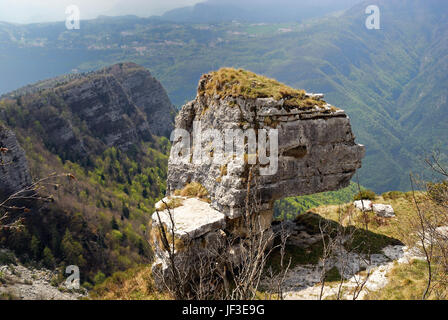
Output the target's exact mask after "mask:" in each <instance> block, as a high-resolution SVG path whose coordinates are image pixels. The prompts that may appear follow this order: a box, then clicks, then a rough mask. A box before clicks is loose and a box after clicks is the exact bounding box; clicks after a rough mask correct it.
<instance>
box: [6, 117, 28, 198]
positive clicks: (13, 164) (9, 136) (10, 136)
mask: <svg viewBox="0 0 448 320" xmlns="http://www.w3.org/2000/svg"><path fill="white" fill-rule="evenodd" d="M0 148H1V151H0V199H4V198H5V197H7V196H9V195H10V194H12V193H14V192H17V191H20V190H22V189H23V188H25V187H27V186H29V185H30V184H31V175H30V172H29V169H28V163H27V160H26V157H25V152H24V151H23V149H22V147H21V146H20V145H19V143H18V141H17V139H16V136H15V134H14V133H13V132H12V131H11V130H9V129H7V128H5V127H4V126H2V125H0Z"/></svg>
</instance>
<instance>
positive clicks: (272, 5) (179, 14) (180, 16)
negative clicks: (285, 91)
mask: <svg viewBox="0 0 448 320" xmlns="http://www.w3.org/2000/svg"><path fill="white" fill-rule="evenodd" d="M359 2H361V0H336V1H335V0H313V1H312V0H277V1H270V0H245V1H235V0H226V1H222V0H208V1H206V2H201V3H198V4H196V5H194V6H190V7H184V8H177V9H174V10H171V11H168V12H166V13H165V14H163V15H162V18H163V19H166V20H170V21H176V22H194V23H216V22H225V21H232V20H238V21H243V22H294V21H295V22H299V21H302V20H305V19H310V18H316V17H321V16H323V15H325V14H328V13H330V12H334V11H339V10H344V9H348V8H350V7H351V6H353V5H354V4H356V3H359Z"/></svg>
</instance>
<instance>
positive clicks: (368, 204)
mask: <svg viewBox="0 0 448 320" xmlns="http://www.w3.org/2000/svg"><path fill="white" fill-rule="evenodd" d="M353 204H354V206H355V208H356V209H359V210H361V211H372V201H370V200H356V201H355V202H353Z"/></svg>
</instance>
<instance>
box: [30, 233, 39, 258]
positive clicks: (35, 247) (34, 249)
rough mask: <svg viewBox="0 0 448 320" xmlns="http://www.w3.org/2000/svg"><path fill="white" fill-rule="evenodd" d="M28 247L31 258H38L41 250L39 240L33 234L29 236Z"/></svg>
mask: <svg viewBox="0 0 448 320" xmlns="http://www.w3.org/2000/svg"><path fill="white" fill-rule="evenodd" d="M30 249H31V253H32V254H33V258H34V259H36V260H37V259H39V258H40V252H41V248H40V241H39V239H38V238H37V237H36V236H35V235H33V237H32V238H31V244H30Z"/></svg>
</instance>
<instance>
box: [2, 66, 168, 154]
mask: <svg viewBox="0 0 448 320" xmlns="http://www.w3.org/2000/svg"><path fill="white" fill-rule="evenodd" d="M50 83H51V81H50ZM28 91H31V93H30V94H26V95H23V96H21V97H20V98H19V100H18V101H19V103H20V106H19V107H21V108H23V109H26V111H27V114H26V118H22V121H23V122H24V123H26V122H27V121H29V123H36V121H37V122H38V123H39V127H41V130H40V131H41V134H42V138H43V140H44V141H45V143H46V145H48V146H49V147H50V148H51V149H53V150H55V151H56V152H57V153H58V154H64V155H65V156H63V157H68V158H71V159H73V158H77V157H82V156H85V155H86V154H89V153H92V152H93V151H96V150H102V149H104V148H107V147H112V146H114V147H118V148H121V149H127V148H128V147H129V146H130V145H132V144H135V143H137V142H139V141H148V140H151V139H152V135H157V136H159V135H168V134H169V132H171V130H172V128H173V116H174V107H173V105H172V104H171V102H170V101H169V98H168V96H167V94H166V92H165V90H164V89H163V87H162V85H161V84H160V83H159V82H158V81H157V80H156V79H154V78H153V77H152V76H151V74H150V73H149V71H147V70H146V69H144V68H143V67H140V66H138V65H136V64H134V63H122V64H117V65H114V66H111V67H108V68H105V69H103V70H99V71H97V72H92V73H89V74H83V75H77V76H73V77H71V78H70V79H69V80H68V81H62V82H61V80H59V82H56V83H52V84H51V85H47V87H46V88H45V89H43V90H39V92H37V90H34V92H33V90H31V89H28ZM13 112H14V111H13ZM21 116H22V117H23V114H22V115H21ZM4 117H5V118H8V114H6V115H5V114H4Z"/></svg>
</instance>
